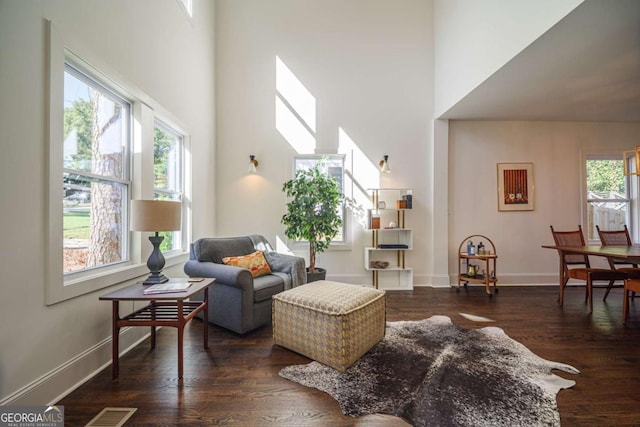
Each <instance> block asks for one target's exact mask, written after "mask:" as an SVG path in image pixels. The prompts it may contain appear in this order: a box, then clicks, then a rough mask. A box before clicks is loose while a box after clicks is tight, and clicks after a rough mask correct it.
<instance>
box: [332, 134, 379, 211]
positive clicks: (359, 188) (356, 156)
mask: <svg viewBox="0 0 640 427" xmlns="http://www.w3.org/2000/svg"><path fill="white" fill-rule="evenodd" d="M338 153H340V154H345V155H346V156H347V161H346V162H345V168H346V171H347V172H348V173H349V175H350V177H351V179H352V181H353V189H352V195H351V197H353V199H354V200H355V201H356V202H357V203H359V204H362V205H364V206H367V207H370V206H369V205H370V200H369V194H368V193H367V188H378V187H380V171H379V170H378V168H377V167H376V165H375V163H373V162H372V161H371V160H369V158H368V157H367V156H366V155H365V154H364V152H363V151H362V150H361V149H360V147H359V146H358V145H357V144H356V143H355V142H354V141H353V139H352V138H351V137H350V136H349V134H347V132H346V131H345V130H344V129H343V128H342V127H340V128H338Z"/></svg>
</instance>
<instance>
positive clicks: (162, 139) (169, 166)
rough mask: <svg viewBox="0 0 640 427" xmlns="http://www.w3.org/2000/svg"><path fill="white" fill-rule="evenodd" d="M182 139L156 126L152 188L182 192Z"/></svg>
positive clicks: (162, 127)
mask: <svg viewBox="0 0 640 427" xmlns="http://www.w3.org/2000/svg"><path fill="white" fill-rule="evenodd" d="M181 146H182V137H181V136H180V135H178V134H176V133H174V132H172V131H171V130H169V129H167V128H165V127H164V126H161V125H156V128H155V136H154V144H153V173H154V180H153V182H154V188H156V189H161V190H172V191H179V192H180V191H182V179H181V168H180V165H181V159H180V153H181Z"/></svg>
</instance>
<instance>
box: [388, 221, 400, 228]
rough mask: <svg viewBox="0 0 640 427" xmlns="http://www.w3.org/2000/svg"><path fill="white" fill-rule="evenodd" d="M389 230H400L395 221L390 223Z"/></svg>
mask: <svg viewBox="0 0 640 427" xmlns="http://www.w3.org/2000/svg"><path fill="white" fill-rule="evenodd" d="M389 228H390V229H392V228H398V224H397V223H396V222H395V221H389Z"/></svg>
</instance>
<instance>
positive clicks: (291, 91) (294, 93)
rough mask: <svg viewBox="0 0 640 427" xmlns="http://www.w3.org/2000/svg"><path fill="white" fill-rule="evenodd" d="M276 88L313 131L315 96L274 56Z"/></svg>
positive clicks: (314, 123) (314, 129) (314, 126)
mask: <svg viewBox="0 0 640 427" xmlns="http://www.w3.org/2000/svg"><path fill="white" fill-rule="evenodd" d="M276 90H277V91H278V93H279V94H280V96H281V97H282V98H283V99H285V100H286V101H287V102H288V103H289V105H290V106H291V108H292V110H293V111H295V112H296V113H297V114H298V116H299V117H300V119H302V121H303V122H304V123H305V124H306V125H307V126H308V127H309V129H310V130H311V131H312V132H314V133H315V131H316V98H315V97H314V96H313V95H311V92H309V90H308V89H307V88H306V87H304V85H303V84H302V82H300V80H299V79H298V78H297V77H296V76H295V74H293V73H292V72H291V70H290V69H289V67H287V66H286V65H285V63H284V62H282V60H281V59H280V58H279V57H277V56H276Z"/></svg>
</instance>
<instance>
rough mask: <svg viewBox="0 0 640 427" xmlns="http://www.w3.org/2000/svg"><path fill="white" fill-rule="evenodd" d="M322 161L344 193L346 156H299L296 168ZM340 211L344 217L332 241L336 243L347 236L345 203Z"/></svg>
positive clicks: (306, 168)
mask: <svg viewBox="0 0 640 427" xmlns="http://www.w3.org/2000/svg"><path fill="white" fill-rule="evenodd" d="M321 161H323V162H324V166H323V171H324V172H325V173H326V174H327V175H329V176H331V177H332V178H333V179H335V180H336V182H337V183H338V188H339V192H340V193H341V194H344V188H343V185H344V184H343V181H344V157H342V156H338V157H333V156H318V155H314V156H308V157H306V156H298V157H295V158H294V170H295V171H297V170H300V169H303V170H308V169H311V168H312V167H314V166H315V165H316V163H319V162H321ZM338 211H339V215H340V218H341V219H342V227H341V228H340V230H339V231H338V234H336V235H335V237H334V238H333V240H331V241H332V242H336V243H342V242H344V240H345V238H344V236H345V227H346V221H345V215H344V204H343V205H341V206H340V207H338Z"/></svg>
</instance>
